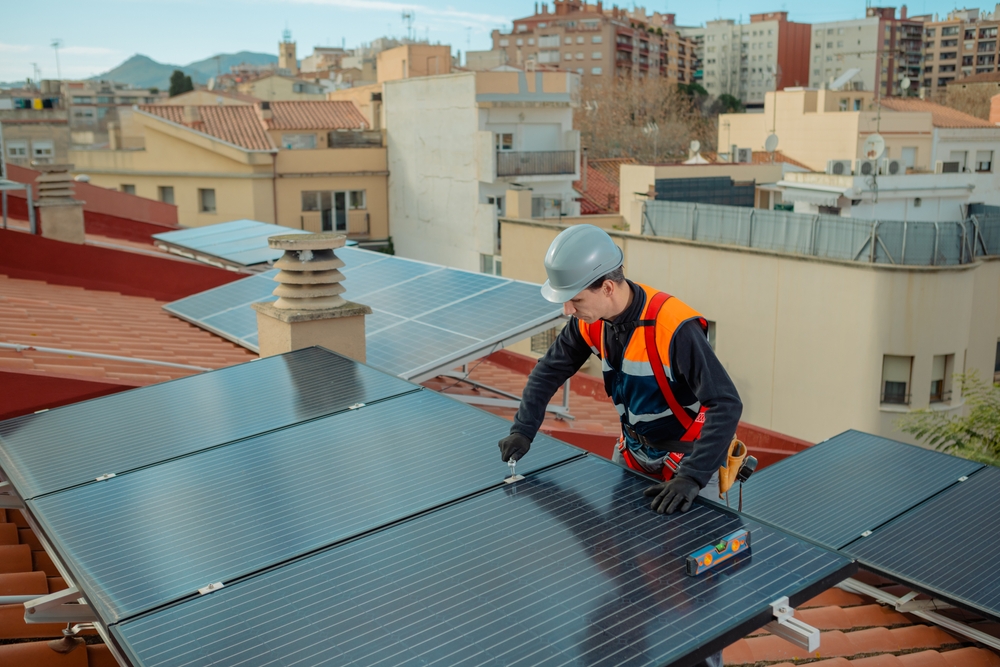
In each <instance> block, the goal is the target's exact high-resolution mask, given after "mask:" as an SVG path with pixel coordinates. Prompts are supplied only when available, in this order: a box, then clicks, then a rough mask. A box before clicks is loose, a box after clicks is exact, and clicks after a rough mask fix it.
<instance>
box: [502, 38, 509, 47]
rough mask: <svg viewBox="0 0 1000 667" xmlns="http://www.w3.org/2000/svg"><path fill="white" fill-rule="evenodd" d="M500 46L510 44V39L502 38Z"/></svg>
mask: <svg viewBox="0 0 1000 667" xmlns="http://www.w3.org/2000/svg"><path fill="white" fill-rule="evenodd" d="M500 46H510V40H509V39H501V40H500Z"/></svg>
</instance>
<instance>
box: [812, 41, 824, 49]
mask: <svg viewBox="0 0 1000 667" xmlns="http://www.w3.org/2000/svg"><path fill="white" fill-rule="evenodd" d="M813 48H814V49H821V48H823V45H822V44H820V43H819V42H816V46H814V47H813Z"/></svg>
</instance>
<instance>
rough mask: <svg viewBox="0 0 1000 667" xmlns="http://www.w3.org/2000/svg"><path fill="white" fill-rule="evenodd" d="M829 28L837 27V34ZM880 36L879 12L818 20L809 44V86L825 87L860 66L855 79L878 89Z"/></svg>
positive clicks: (868, 86)
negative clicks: (876, 56)
mask: <svg viewBox="0 0 1000 667" xmlns="http://www.w3.org/2000/svg"><path fill="white" fill-rule="evenodd" d="M828 30H833V34H832V35H831V34H827V31H828ZM878 37H879V35H878V17H877V16H876V17H871V18H864V19H856V20H853V21H831V22H829V23H814V24H813V26H812V37H811V39H810V44H809V87H810V88H821V87H822V85H823V84H826V83H829V82H830V81H831V80H832V79H835V78H837V77H838V76H839V75H840V74H842V73H844V72H846V71H847V70H849V69H851V68H854V67H857V68H858V69H860V70H861V72H860V73H859V74H858V75H857V76H856V77H854V78H853V79H852V81H861V82H862V83H863V84H864V89H865V90H875V50H876V48H877V46H878ZM827 44H832V46H829V47H828V46H827ZM817 46H818V47H819V48H817ZM827 57H829V58H830V60H827ZM817 58H818V59H819V60H818V61H817V60H816V59H817ZM816 70H819V71H818V72H817V71H816ZM828 70H829V71H828Z"/></svg>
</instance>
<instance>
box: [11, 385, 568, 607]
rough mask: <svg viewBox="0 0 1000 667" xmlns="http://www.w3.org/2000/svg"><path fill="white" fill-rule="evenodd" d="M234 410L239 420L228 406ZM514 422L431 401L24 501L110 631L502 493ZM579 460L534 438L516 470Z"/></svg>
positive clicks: (289, 431) (362, 411)
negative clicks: (311, 555)
mask: <svg viewBox="0 0 1000 667" xmlns="http://www.w3.org/2000/svg"><path fill="white" fill-rule="evenodd" d="M231 409H235V406H233V407H232V408H231ZM509 432H510V422H508V421H506V420H504V419H501V418H499V417H496V416H494V415H491V414H489V413H487V412H483V411H481V410H474V409H469V408H468V407H466V406H464V405H462V404H461V403H459V402H458V401H455V400H452V399H450V398H448V397H445V396H442V395H440V394H437V393H435V392H432V391H430V390H419V391H417V392H414V393H410V394H406V395H403V396H397V397H394V398H391V399H389V400H385V401H382V402H379V403H375V404H372V405H366V406H363V407H360V408H357V409H354V410H350V411H347V412H341V413H338V414H334V415H331V416H328V417H324V418H321V419H316V420H313V421H310V422H307V423H304V424H298V425H295V426H291V427H288V428H284V429H280V430H277V431H272V432H270V433H267V434H265V435H260V436H257V437H253V438H249V439H246V440H242V441H240V442H237V443H234V444H231V445H228V446H225V447H217V448H213V449H210V450H207V451H202V452H198V453H196V454H194V455H191V456H186V457H183V458H180V459H174V460H172V461H169V462H166V463H163V464H161V465H154V466H150V467H147V468H144V469H142V470H138V471H135V472H132V473H130V474H126V475H119V476H117V477H115V478H114V479H110V480H107V481H104V482H99V483H98V482H95V483H92V484H88V485H84V486H79V487H76V488H73V489H67V490H66V491H63V492H61V493H56V494H51V495H48V496H45V497H43V498H39V499H37V500H33V501H30V510H31V512H32V515H33V516H35V518H36V519H37V520H38V521H39V523H40V524H41V525H42V526H43V527H44V530H45V532H46V534H48V535H51V536H52V541H53V546H54V547H55V548H56V550H57V551H59V552H60V553H61V554H62V555H63V557H64V561H65V562H66V565H67V566H68V567H69V569H70V570H71V571H72V572H74V573H75V574H74V577H75V578H76V580H77V583H78V584H80V585H82V586H83V588H84V590H88V591H100V594H99V595H95V596H94V597H93V598H92V600H93V603H94V605H95V607H96V608H97V609H98V611H99V613H100V615H101V617H102V618H103V619H105V620H106V621H107V622H109V623H113V622H117V621H118V620H120V619H122V618H125V617H129V616H133V615H135V614H137V613H139V612H142V611H145V610H148V609H150V608H153V607H156V606H159V605H162V604H165V603H168V602H171V601H173V600H176V599H178V598H182V597H184V596H188V595H193V594H195V592H196V591H197V590H198V589H199V588H201V587H203V586H206V585H208V584H211V583H213V582H217V581H223V582H229V581H232V580H233V579H236V578H237V577H240V576H244V575H247V574H249V573H252V572H255V571H257V570H260V569H262V568H265V567H268V566H271V565H274V564H276V563H280V562H283V561H286V560H288V559H290V558H294V557H296V556H299V555H302V554H304V553H308V552H310V551H313V550H315V549H318V548H321V547H323V546H326V545H329V544H332V543H334V542H338V541H340V540H343V539H346V538H349V537H351V536H354V535H358V534H360V533H363V532H366V531H369V530H372V529H374V528H377V527H379V526H382V525H385V524H388V523H391V522H392V521H395V520H398V519H401V518H404V517H406V516H409V515H412V514H414V513H417V512H420V511H423V510H426V509H429V508H431V507H434V506H437V505H441V504H442V503H445V502H448V501H452V500H455V499H457V498H461V497H463V496H466V495H469V494H472V493H475V492H477V491H481V490H483V489H486V488H489V487H491V486H494V485H496V484H498V483H500V482H501V481H502V479H503V478H504V476H505V475H507V474H509V472H508V468H507V465H506V464H505V463H503V462H502V461H501V460H500V453H499V450H498V449H497V441H498V440H500V438H502V437H504V436H505V435H507V434H508V433H509ZM578 456H582V452H581V451H580V450H578V449H575V448H573V447H570V446H568V445H565V444H563V443H561V442H559V441H557V440H554V439H552V438H550V437H547V436H539V437H538V438H537V439H536V440H535V441H534V443H533V444H532V448H531V455H530V456H529V457H527V458H526V459H525V460H524V462H523V464H522V466H518V472H519V473H521V472H524V473H527V472H530V471H533V470H538V469H540V468H543V467H545V466H549V465H552V464H553V463H558V462H560V461H565V460H568V459H571V458H574V457H578Z"/></svg>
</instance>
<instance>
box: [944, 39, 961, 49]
mask: <svg viewBox="0 0 1000 667" xmlns="http://www.w3.org/2000/svg"><path fill="white" fill-rule="evenodd" d="M948 46H958V40H957V39H942V40H941V47H942V48H944V47H948Z"/></svg>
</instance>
